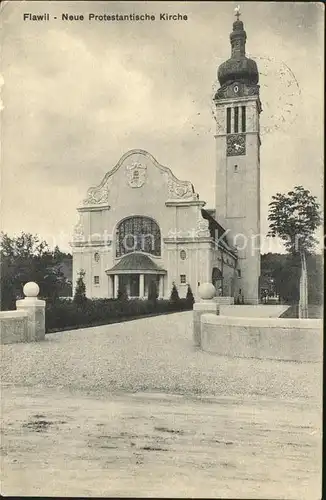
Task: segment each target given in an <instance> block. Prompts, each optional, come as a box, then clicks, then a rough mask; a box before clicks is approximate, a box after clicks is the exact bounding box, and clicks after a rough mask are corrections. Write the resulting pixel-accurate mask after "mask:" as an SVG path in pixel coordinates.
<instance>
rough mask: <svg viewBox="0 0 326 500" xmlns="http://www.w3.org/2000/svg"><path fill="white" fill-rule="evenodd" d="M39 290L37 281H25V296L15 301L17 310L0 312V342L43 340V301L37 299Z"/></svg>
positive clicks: (13, 342) (12, 342)
mask: <svg viewBox="0 0 326 500" xmlns="http://www.w3.org/2000/svg"><path fill="white" fill-rule="evenodd" d="M39 291H40V289H39V286H38V285H37V283H34V282H33V281H30V282H29V283H26V284H25V285H24V288H23V292H24V295H25V298H24V299H22V300H17V301H16V308H17V310H16V311H2V312H0V321H1V323H0V344H15V343H16V342H38V341H39V340H44V336H45V301H44V300H38V298H37V296H38V294H39Z"/></svg>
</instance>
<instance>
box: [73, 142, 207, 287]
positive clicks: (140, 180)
mask: <svg viewBox="0 0 326 500" xmlns="http://www.w3.org/2000/svg"><path fill="white" fill-rule="evenodd" d="M133 171H138V173H137V175H136V177H132V175H133V174H132V172H133ZM203 206H204V202H202V201H199V199H198V195H197V194H196V193H195V192H194V189H193V187H192V184H191V183H190V182H188V181H179V180H178V179H176V178H175V177H174V175H173V174H172V172H171V170H170V169H168V168H167V167H163V166H162V165H160V164H158V163H157V162H156V160H155V159H154V158H153V157H152V156H151V155H150V154H149V153H147V152H145V151H142V150H134V151H130V152H129V153H127V154H125V155H124V156H123V157H122V158H121V160H120V161H119V162H118V164H117V165H116V166H115V167H114V168H113V169H112V170H111V171H110V172H108V174H106V176H105V177H104V179H103V181H102V183H101V184H100V185H99V186H98V187H96V188H91V189H89V190H88V193H87V197H86V199H85V200H84V202H83V205H82V206H81V207H79V209H78V212H79V217H80V220H79V222H78V224H77V225H76V227H75V232H74V241H73V243H72V249H73V280H74V284H75V283H76V279H77V275H78V272H79V270H80V269H84V270H85V272H86V274H85V284H86V293H87V295H88V296H89V297H107V296H108V293H109V285H108V276H107V275H106V273H105V271H106V270H107V269H110V268H112V267H113V266H114V265H115V264H116V263H117V262H118V261H119V259H118V258H116V241H115V234H116V227H117V225H118V224H119V222H121V221H122V220H123V219H124V218H126V217H130V216H133V215H140V216H147V217H150V218H152V219H154V220H155V221H156V222H157V224H158V225H159V227H160V230H161V242H162V247H161V256H160V257H155V256H152V255H151V256H150V257H151V259H152V260H153V261H154V262H156V263H157V264H158V265H159V266H160V267H161V268H163V269H165V270H166V271H167V275H166V277H165V280H164V296H165V297H169V295H170V292H171V288H172V283H173V282H175V283H176V285H177V287H178V290H179V295H180V296H181V297H183V296H185V294H186V291H187V285H186V284H181V283H180V276H181V275H182V274H184V275H186V283H189V284H190V285H191V287H192V290H193V292H194V294H196V291H197V288H198V284H199V283H202V282H204V281H210V277H211V265H212V263H211V243H210V235H209V231H208V223H207V221H206V220H205V219H203V218H202V215H201V208H202V207H203ZM181 250H185V251H186V259H185V260H182V259H181V257H180V251H181ZM95 253H98V254H99V255H100V258H99V260H98V261H96V260H95V258H94V256H95ZM94 276H99V284H98V285H97V284H94Z"/></svg>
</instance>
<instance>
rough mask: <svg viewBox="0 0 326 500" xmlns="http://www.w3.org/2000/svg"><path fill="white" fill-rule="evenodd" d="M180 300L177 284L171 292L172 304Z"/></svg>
mask: <svg viewBox="0 0 326 500" xmlns="http://www.w3.org/2000/svg"><path fill="white" fill-rule="evenodd" d="M179 300H180V297H179V293H178V289H177V287H176V284H175V283H173V285H172V290H171V295H170V302H171V304H176V303H178V302H179Z"/></svg>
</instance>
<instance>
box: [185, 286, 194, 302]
mask: <svg viewBox="0 0 326 500" xmlns="http://www.w3.org/2000/svg"><path fill="white" fill-rule="evenodd" d="M186 300H187V302H188V304H189V307H192V306H193V305H194V302H195V298H194V294H193V293H192V290H191V286H190V285H188V289H187V295H186Z"/></svg>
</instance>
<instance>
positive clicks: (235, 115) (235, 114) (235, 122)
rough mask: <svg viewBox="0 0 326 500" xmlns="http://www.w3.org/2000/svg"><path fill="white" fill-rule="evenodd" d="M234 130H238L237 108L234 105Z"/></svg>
mask: <svg viewBox="0 0 326 500" xmlns="http://www.w3.org/2000/svg"><path fill="white" fill-rule="evenodd" d="M234 132H235V133H237V132H239V108H238V106H236V107H235V108H234Z"/></svg>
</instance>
